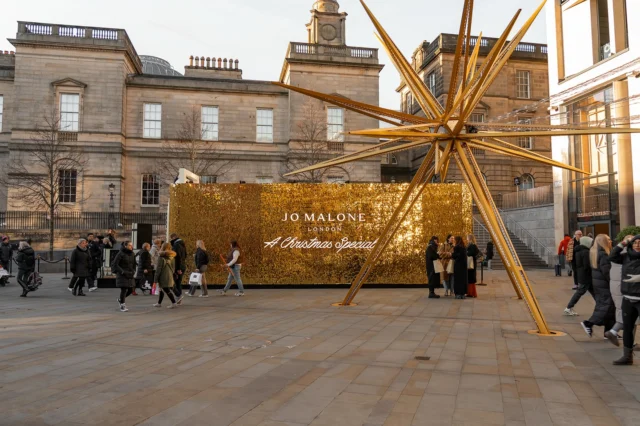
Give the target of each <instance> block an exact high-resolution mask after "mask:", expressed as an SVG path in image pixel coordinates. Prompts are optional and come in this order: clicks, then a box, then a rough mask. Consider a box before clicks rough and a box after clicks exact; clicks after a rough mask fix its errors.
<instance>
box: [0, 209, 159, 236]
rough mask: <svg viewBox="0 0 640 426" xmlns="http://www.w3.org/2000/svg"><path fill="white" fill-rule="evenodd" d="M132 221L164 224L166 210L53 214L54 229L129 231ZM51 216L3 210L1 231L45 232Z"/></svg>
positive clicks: (41, 213) (0, 224)
mask: <svg viewBox="0 0 640 426" xmlns="http://www.w3.org/2000/svg"><path fill="white" fill-rule="evenodd" d="M134 223H147V224H151V225H154V226H156V227H165V226H166V224H167V215H166V213H120V212H113V213H109V212H59V213H57V214H55V215H54V228H55V229H57V230H78V231H97V230H106V229H108V228H114V229H118V230H125V231H128V230H131V225H133V224H134ZM49 226H50V216H49V214H48V213H47V212H31V211H6V212H0V231H3V232H6V231H14V232H17V231H20V232H23V231H44V230H49Z"/></svg>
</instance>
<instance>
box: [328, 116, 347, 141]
mask: <svg viewBox="0 0 640 426" xmlns="http://www.w3.org/2000/svg"><path fill="white" fill-rule="evenodd" d="M343 131H344V110H343V109H342V108H327V139H328V140H330V141H335V142H343V141H344V135H343V134H342V132H343Z"/></svg>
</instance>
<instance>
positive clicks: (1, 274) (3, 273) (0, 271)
mask: <svg viewBox="0 0 640 426" xmlns="http://www.w3.org/2000/svg"><path fill="white" fill-rule="evenodd" d="M8 275H9V271H7V270H6V269H4V268H2V267H0V277H6V276H8Z"/></svg>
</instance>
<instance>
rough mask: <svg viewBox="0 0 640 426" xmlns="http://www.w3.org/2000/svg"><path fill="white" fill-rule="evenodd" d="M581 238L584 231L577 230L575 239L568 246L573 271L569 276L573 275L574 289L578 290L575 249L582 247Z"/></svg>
mask: <svg viewBox="0 0 640 426" xmlns="http://www.w3.org/2000/svg"><path fill="white" fill-rule="evenodd" d="M580 238H582V231H580V230H577V231H576V232H575V233H574V234H573V238H572V239H571V241H569V244H567V256H566V257H567V262H569V265H570V266H571V270H570V271H569V275H573V289H574V290H578V284H579V283H578V275H577V274H576V268H577V264H576V257H575V255H574V254H575V249H577V248H578V247H580Z"/></svg>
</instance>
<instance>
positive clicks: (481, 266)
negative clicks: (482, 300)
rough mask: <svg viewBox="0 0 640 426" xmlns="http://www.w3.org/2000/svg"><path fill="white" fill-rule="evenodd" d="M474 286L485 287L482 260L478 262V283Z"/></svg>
mask: <svg viewBox="0 0 640 426" xmlns="http://www.w3.org/2000/svg"><path fill="white" fill-rule="evenodd" d="M476 285H486V284H485V283H484V260H482V261H481V262H480V282H479V283H477V284H476Z"/></svg>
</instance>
